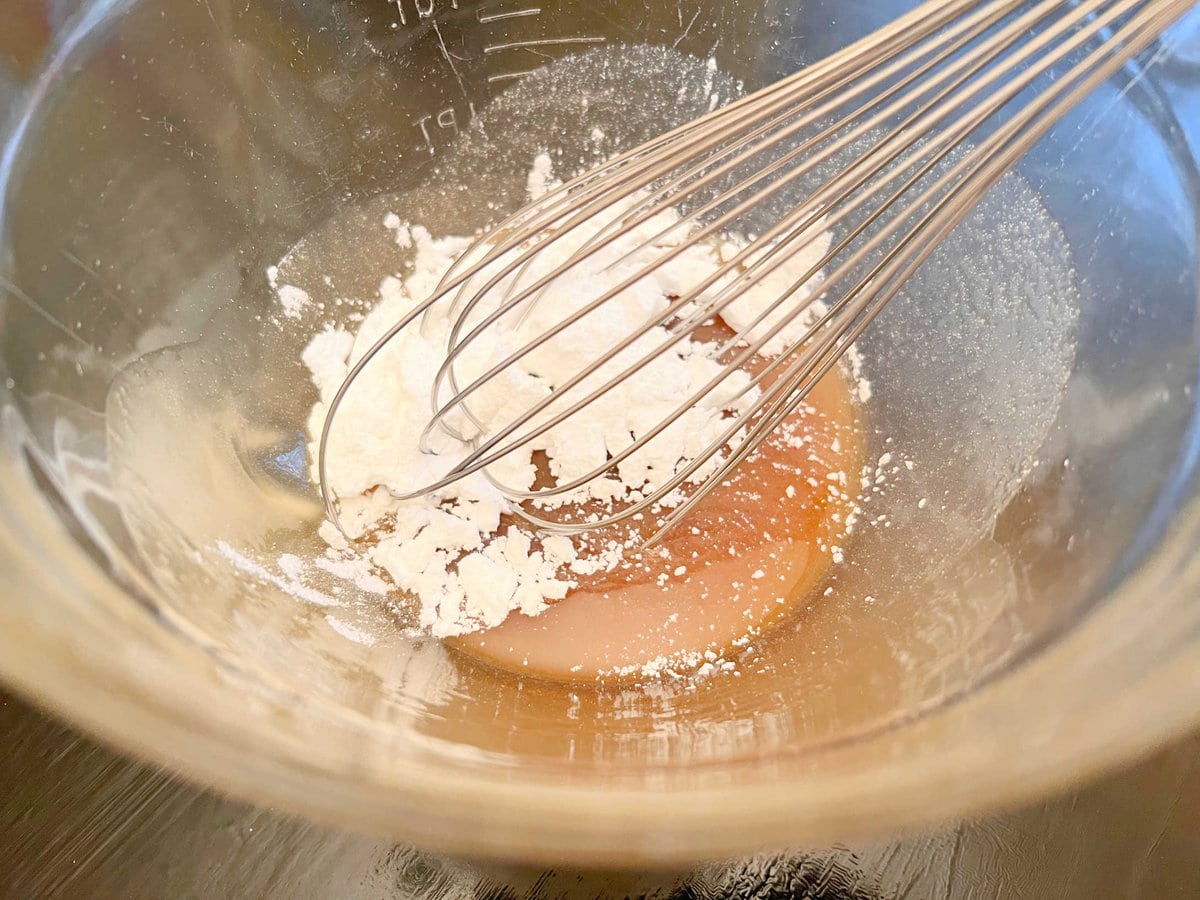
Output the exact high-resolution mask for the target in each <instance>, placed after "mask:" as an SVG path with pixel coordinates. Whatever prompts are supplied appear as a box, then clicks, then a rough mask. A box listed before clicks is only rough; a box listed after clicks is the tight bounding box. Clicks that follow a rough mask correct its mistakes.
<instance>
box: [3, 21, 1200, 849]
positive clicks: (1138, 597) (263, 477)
mask: <svg viewBox="0 0 1200 900" xmlns="http://www.w3.org/2000/svg"><path fill="white" fill-rule="evenodd" d="M903 8H906V5H905V4H903V3H899V4H896V3H887V2H879V3H871V4H868V3H852V4H849V5H847V4H846V3H843V2H838V3H834V2H822V0H812V2H790V0H765V2H757V0H755V2H748V0H747V2H737V3H723V2H709V0H679V2H677V3H674V4H658V5H654V4H651V5H645V4H641V3H634V2H630V0H592V2H586V3H584V2H579V0H540V2H538V3H536V4H535V3H534V2H533V0H483V2H480V0H389V2H383V0H370V2H368V0H269V2H268V0H203V2H200V3H176V2H168V0H105V2H100V3H96V4H91V5H87V6H84V7H83V8H82V9H81V10H79V12H78V13H77V14H76V15H75V16H74V17H73V18H72V19H71V20H70V21H69V23H68V24H67V25H66V26H64V28H63V30H62V32H61V35H60V38H59V40H58V42H57V46H56V50H55V52H54V53H53V54H52V56H51V57H50V58H49V59H48V60H47V61H46V63H45V66H44V68H43V69H42V71H41V73H40V75H39V76H38V77H37V78H36V80H35V81H34V82H33V83H32V85H31V87H30V90H29V92H28V96H27V102H26V103H25V104H24V105H23V107H22V108H21V109H20V110H18V115H17V116H16V117H15V118H14V119H13V121H12V123H11V129H10V132H9V138H8V141H7V143H6V146H5V150H4V155H3V158H2V160H0V241H2V243H0V297H2V306H0V316H2V319H0V323H2V324H0V417H2V418H3V442H4V444H3V454H2V456H0V497H2V505H0V538H2V539H0V560H2V570H0V571H2V575H0V579H2V582H3V595H2V599H0V674H2V675H3V677H4V679H5V680H7V681H8V682H9V683H11V684H12V685H13V686H14V687H16V688H17V689H19V690H21V691H23V692H25V693H26V694H28V695H29V696H31V697H33V698H35V699H36V700H38V701H39V702H41V703H43V704H45V705H46V706H48V707H50V708H51V709H54V710H56V711H57V712H59V713H60V714H62V715H64V716H65V717H67V718H69V719H70V720H71V721H73V722H75V723H77V724H79V725H80V726H81V727H84V728H86V729H88V730H89V731H91V732H93V733H95V734H97V735H99V736H101V737H102V738H104V739H106V740H108V741H109V742H111V743H112V744H114V745H116V746H118V747H120V748H123V749H125V750H127V751H129V752H131V753H135V754H138V755H140V756H142V757H144V758H147V759H150V760H153V761H155V762H157V763H160V764H162V765H164V766H166V767H168V768H170V769H172V770H174V771H178V772H181V773H184V774H186V775H188V776H190V777H193V778H195V779H197V780H199V781H202V782H204V783H206V784H209V785H213V786H216V787H218V788H221V789H224V790H227V791H229V792H231V793H233V794H236V795H239V796H242V797H245V798H248V799H251V800H254V801H258V802H261V803H268V804H271V805H274V806H276V807H279V808H283V809H287V810H292V811H295V812H298V813H303V814H306V815H309V816H312V817H315V818H318V819H321V820H325V821H328V822H333V823H337V824H341V825H345V826H348V827H351V828H355V829H359V830H369V831H374V832H378V833H382V834H386V835H390V836H393V837H395V838H397V839H402V840H407V841H412V842H416V843H419V844H422V845H424V846H427V847H435V848H438V849H442V850H446V851H451V852H461V853H469V854H473V855H477V856H490V857H497V858H509V859H527V860H555V861H562V860H569V861H573V862H576V863H610V864H622V865H642V864H647V863H652V864H669V863H673V862H680V861H684V860H690V859H697V858H701V857H713V856H722V855H729V854H734V853H738V852H743V851H749V850H751V849H756V848H759V847H762V846H765V845H782V844H792V845H795V844H800V843H804V842H813V843H820V844H827V843H829V842H830V841H833V840H837V839H842V838H848V837H851V836H863V835H865V834H868V833H878V832H881V831H885V830H886V831H892V830H895V829H898V828H906V827H914V826H918V825H921V824H924V823H929V822H933V821H935V820H939V819H945V818H948V817H958V816H966V815H970V814H974V813H979V812H983V811H986V810H990V809H995V808H998V807H1001V806H1005V805H1012V804H1017V803H1020V802H1023V801H1025V800H1028V799H1029V798H1031V797H1033V796H1035V795H1038V794H1041V793H1044V792H1047V791H1050V790H1053V789H1056V788H1060V787H1062V786H1064V785H1066V784H1067V783H1070V782H1074V781H1078V780H1080V779H1084V778H1086V777H1089V776H1091V775H1093V774H1095V773H1096V772H1097V771H1099V770H1101V769H1104V768H1106V767H1111V766H1115V765H1118V764H1120V763H1123V762H1126V761H1128V760H1130V759H1131V758H1133V757H1135V756H1136V755H1138V754H1142V753H1146V752H1149V751H1150V750H1151V749H1153V748H1154V747H1156V746H1159V745H1161V744H1162V743H1163V742H1165V741H1167V740H1170V739H1171V738H1172V737H1173V736H1174V735H1176V734H1178V733H1179V732H1181V731H1182V730H1184V729H1186V728H1189V727H1191V726H1192V725H1194V724H1195V722H1196V720H1197V719H1198V718H1200V652H1197V650H1198V643H1200V605H1198V604H1197V603H1196V602H1195V599H1194V598H1195V596H1196V590H1197V587H1198V586H1200V566H1198V564H1197V562H1196V560H1195V558H1194V556H1195V554H1194V548H1195V546H1196V542H1197V540H1198V539H1200V508H1198V507H1197V503H1198V501H1200V497H1198V495H1197V488H1198V483H1197V479H1196V471H1195V466H1196V460H1197V454H1198V453H1200V442H1198V440H1197V437H1198V436H1197V432H1196V427H1195V423H1194V421H1193V414H1194V403H1195V399H1194V394H1193V391H1194V384H1195V381H1196V367H1197V356H1198V348H1200V344H1198V343H1197V334H1196V323H1197V318H1196V310H1197V296H1196V288H1197V275H1198V272H1200V270H1198V268H1197V256H1196V254H1197V229H1196V210H1197V209H1200V204H1198V198H1200V193H1198V190H1200V177H1198V176H1200V173H1198V171H1197V168H1196V161H1195V159H1194V155H1193V153H1192V150H1191V147H1192V146H1194V145H1195V141H1197V140H1200V88H1198V87H1197V83H1196V76H1197V66H1198V65H1200V41H1198V40H1197V39H1196V35H1197V34H1198V32H1197V31H1196V27H1197V25H1198V24H1200V21H1198V20H1197V18H1196V17H1195V16H1193V17H1191V18H1190V19H1188V20H1185V21H1184V22H1182V23H1181V24H1180V25H1178V26H1177V27H1176V28H1175V29H1174V30H1173V31H1172V32H1171V33H1170V34H1169V35H1168V37H1167V39H1165V40H1164V42H1163V43H1162V45H1161V46H1159V47H1156V48H1154V51H1153V52H1152V53H1150V54H1147V56H1146V57H1145V58H1144V59H1143V60H1142V61H1140V62H1138V63H1136V64H1133V65H1130V66H1129V67H1127V68H1126V69H1125V70H1124V71H1123V72H1122V73H1120V75H1119V76H1118V77H1117V78H1115V79H1114V80H1113V82H1112V83H1110V84H1109V85H1106V86H1105V87H1104V88H1103V89H1102V90H1100V91H1098V92H1097V93H1096V94H1095V95H1094V96H1093V97H1091V98H1090V99H1089V100H1088V101H1087V102H1086V103H1085V104H1084V105H1083V106H1081V107H1080V108H1079V109H1077V110H1076V111H1075V112H1074V113H1073V114H1072V115H1071V116H1070V117H1069V118H1068V119H1067V120H1066V121H1065V122H1063V123H1062V125H1061V126H1060V127H1058V128H1056V129H1055V130H1054V131H1053V132H1052V133H1051V134H1050V135H1049V136H1048V137H1047V138H1046V139H1045V140H1043V141H1042V142H1041V143H1040V144H1039V145H1038V147H1037V148H1036V149H1035V151H1034V152H1033V153H1032V154H1030V155H1029V157H1028V158H1027V159H1025V160H1024V161H1023V162H1022V164H1021V167H1020V171H1019V174H1018V175H1014V176H1011V177H1009V178H1008V179H1007V180H1006V181H1005V182H1003V183H1002V184H1001V185H1000V186H998V188H997V189H996V191H994V192H993V194H992V195H991V196H990V197H989V199H988V200H987V201H986V202H985V203H984V204H983V206H982V207H981V210H980V212H979V214H978V215H976V216H975V217H973V219H972V220H969V221H968V222H965V223H964V224H963V226H962V228H960V230H959V231H958V232H957V233H956V234H955V235H954V236H953V237H952V239H951V242H950V244H948V245H947V246H946V247H945V248H944V252H943V251H939V253H938V254H936V255H935V256H934V257H932V258H931V259H930V261H929V263H928V264H927V265H926V266H925V267H924V268H923V270H922V272H921V273H919V274H918V276H916V277H915V278H914V280H913V282H912V283H911V284H910V287H909V290H908V291H907V293H906V295H905V296H904V297H901V298H899V299H897V301H896V302H895V304H894V305H893V308H889V310H888V314H887V316H886V317H885V318H883V319H881V320H880V321H879V323H877V325H876V326H875V327H874V328H873V330H872V331H871V332H870V333H869V334H868V335H866V336H865V337H864V353H865V355H866V360H867V365H868V374H869V375H870V376H871V377H872V378H873V380H874V382H875V386H876V393H877V398H876V400H875V401H873V405H871V406H869V407H868V410H867V415H866V423H867V429H868V439H869V443H870V444H871V456H872V460H873V461H876V460H877V459H878V457H882V456H885V455H888V454H890V455H891V457H890V458H893V459H895V460H897V461H898V462H912V463H913V466H912V467H911V468H908V467H907V466H901V465H893V466H891V467H890V469H889V471H891V469H895V477H894V478H891V479H890V480H889V481H888V482H887V488H888V489H887V490H886V491H884V492H883V493H884V494H885V495H886V496H884V497H883V498H882V499H880V500H879V501H878V506H877V507H875V509H878V510H880V511H881V514H880V515H878V516H875V517H873V518H876V519H878V520H880V521H879V522H877V523H873V527H864V528H863V529H862V532H861V533H860V534H856V535H855V538H854V543H853V544H852V545H848V546H847V548H846V554H847V558H848V565H847V566H846V567H845V568H844V570H839V572H838V574H837V583H836V587H837V590H835V591H833V592H831V594H830V595H829V596H820V597H818V598H816V599H815V600H814V601H813V602H812V603H811V604H809V605H808V606H807V607H806V608H805V609H803V610H800V611H798V612H797V613H796V615H795V616H793V617H792V618H791V619H790V620H789V621H788V623H786V624H785V625H783V626H781V627H780V628H778V629H777V630H776V632H775V633H774V634H773V635H771V636H769V637H768V638H765V639H764V640H763V642H762V647H759V648H756V649H755V653H756V654H757V655H756V656H754V657H752V658H751V659H749V661H748V662H746V664H745V665H744V666H743V667H742V669H741V670H740V671H741V674H739V675H738V676H729V677H726V678H713V679H709V680H708V681H705V682H703V683H700V684H699V685H698V686H697V687H696V688H695V689H693V690H687V689H685V688H683V687H681V686H680V685H679V684H676V683H673V682H672V683H665V684H662V685H654V684H651V685H645V686H641V687H638V686H632V685H625V686H613V687H607V688H598V687H596V686H586V685H575V686H564V685H556V684H550V683H546V682H542V681H538V680H537V679H532V678H520V677H517V676H516V675H512V674H506V673H500V672H495V671H491V670H489V669H487V668H486V667H484V666H482V665H479V664H476V663H474V662H472V661H471V660H470V659H468V658H466V657H463V656H459V655H456V654H455V653H453V652H451V651H448V650H446V649H445V648H443V647H442V646H441V645H439V644H437V643H436V642H430V641H420V640H414V639H410V638H408V637H406V636H405V635H404V634H403V633H401V631H400V630H399V629H398V628H396V627H395V623H394V622H393V621H392V620H391V619H390V618H389V616H388V615H387V613H386V610H385V609H383V607H382V606H381V605H378V604H377V606H378V608H375V607H373V606H372V605H371V604H370V603H369V602H366V601H365V600H364V598H362V597H353V596H350V593H352V592H349V593H346V592H344V593H343V594H341V595H338V594H335V593H333V588H332V587H330V586H329V585H325V584H323V583H322V584H317V583H307V582H306V583H305V584H298V583H297V581H296V579H294V578H292V577H291V576H290V575H289V574H288V572H287V567H286V566H285V565H282V562H281V560H282V557H283V556H284V555H285V554H287V553H295V554H297V555H299V554H301V553H305V552H308V553H311V552H314V551H316V550H318V549H319V545H318V544H316V543H315V542H314V539H313V537H312V532H313V529H314V527H315V525H316V524H317V523H318V522H319V520H320V511H319V504H318V501H317V498H316V495H315V492H314V489H313V488H312V486H311V484H310V483H309V482H308V479H307V477H306V474H305V466H306V464H305V458H304V453H305V438H304V434H303V428H304V419H305V416H306V414H307V411H308V408H309V406H310V405H311V403H312V402H313V399H314V396H315V393H314V389H313V388H312V386H311V385H310V383H309V382H308V379H307V374H306V372H305V371H304V369H303V367H302V366H300V365H299V363H298V357H299V350H300V348H301V347H302V346H303V343H304V341H305V339H306V338H307V336H308V335H309V334H311V333H312V332H313V331H314V330H315V329H316V328H319V327H320V326H321V324H322V322H323V321H324V318H323V317H326V316H328V317H336V316H337V315H338V313H337V311H336V303H335V301H336V299H337V298H338V297H340V296H350V295H356V296H365V297H369V296H371V294H372V292H373V290H374V288H375V284H376V283H377V279H376V280H375V281H372V279H374V278H375V275H367V274H364V271H365V270H364V264H363V260H364V259H368V258H371V257H372V256H373V255H376V254H385V253H394V252H395V247H394V245H392V244H390V243H389V242H388V240H387V235H386V231H385V230H384V229H382V228H381V227H380V226H379V222H380V221H381V219H382V216H383V214H384V213H385V212H386V211H389V210H394V209H396V208H397V207H399V208H400V209H399V211H400V212H402V213H404V214H405V215H408V216H410V217H411V218H412V221H414V222H417V221H419V222H421V223H424V224H427V225H429V227H430V228H431V230H434V231H442V232H451V233H463V232H464V231H466V232H469V231H470V230H471V229H473V228H475V227H479V226H482V225H484V224H486V222H487V221H488V220H489V219H490V218H494V217H495V216H496V215H498V214H500V213H501V212H503V211H504V210H506V209H510V208H512V207H513V206H515V205H516V204H518V203H519V202H520V201H521V199H522V190H523V187H524V184H525V181H524V178H525V173H526V171H527V169H528V166H529V163H530V160H531V159H532V156H533V154H534V153H537V152H539V151H541V150H552V151H555V152H557V153H558V154H559V156H558V158H559V160H560V161H561V162H562V163H563V165H565V166H567V167H568V168H569V167H570V166H571V165H582V164H584V163H586V162H587V161H588V159H589V158H594V156H595V154H596V153H598V152H601V150H603V149H604V148H600V149H597V148H594V147H593V148H591V149H587V148H586V147H585V144H586V140H585V138H587V137H588V136H589V135H590V134H591V131H590V129H592V128H597V129H598V131H599V132H600V133H601V134H602V135H604V136H606V140H609V141H610V142H611V144H610V145H609V146H608V147H607V149H609V150H611V149H613V148H615V146H617V145H625V146H628V145H629V144H630V143H631V142H633V141H635V140H637V139H639V138H642V137H646V136H649V134H651V133H653V132H654V131H655V130H658V129H661V128H662V127H665V126H666V125H668V124H670V123H671V122H674V121H679V120H681V119H682V118H685V117H686V116H688V115H691V114H694V113H695V112H697V111H699V109H700V108H702V107H704V106H706V105H707V102H708V100H709V98H710V96H711V95H713V94H716V95H717V99H718V100H721V99H728V98H729V97H731V96H733V95H735V94H736V93H738V92H739V91H742V90H750V89H753V88H755V87H757V86H760V85H762V84H765V83H768V82H770V81H772V80H773V79H776V78H778V77H780V76H782V75H784V74H785V73H788V72H791V71H793V70H794V69H795V68H796V67H797V66H799V65H802V64H804V63H805V62H806V61H809V60H812V59H815V58H819V57H820V56H822V55H824V54H825V53H827V52H830V51H832V50H834V49H836V48H838V47H840V46H843V45H845V44H846V43H848V42H849V41H851V40H853V39H855V38H857V37H859V36H861V35H862V34H864V33H866V32H867V31H868V30H869V29H871V28H872V27H874V26H876V25H878V24H881V23H882V22H883V21H884V20H885V19H886V18H888V17H891V16H893V15H895V14H896V13H898V12H899V11H901V10H902V9H903ZM566 57H570V60H569V61H566V62H564V61H562V60H563V59H564V58H566ZM710 58H711V59H713V60H715V69H713V68H711V67H710V66H709V65H708V64H707V62H706V61H707V60H709V59H710ZM588 154H592V156H591V157H589V156H588ZM302 238H307V240H306V241H305V242H304V243H302V244H301V245H300V246H299V247H298V248H296V249H295V250H293V251H292V252H290V253H289V250H290V249H291V248H293V247H296V244H297V241H299V240H301V239H302ZM285 255H286V258H285ZM281 259H282V260H283V262H282V263H281V265H280V271H281V273H282V274H281V276H280V277H283V278H286V279H288V280H291V281H295V282H296V283H302V284H303V285H304V286H305V287H306V289H309V290H310V293H311V295H312V300H313V303H312V305H311V308H310V309H309V311H308V312H307V313H306V314H305V316H307V318H306V317H301V318H299V319H295V320H293V319H290V318H288V317H286V316H283V315H281V314H280V311H279V306H278V301H277V298H276V297H275V296H274V294H273V293H272V292H271V290H270V288H269V287H268V285H267V280H266V278H265V276H264V274H263V273H264V270H265V269H266V267H268V266H269V265H273V264H275V263H279V262H280V260H281ZM372 271H375V270H372ZM322 303H323V304H325V308H324V310H322V309H321V307H320V304H322ZM888 465H889V464H888V463H885V462H878V466H879V467H881V468H884V467H888ZM921 501H926V502H921ZM918 508H919V509H920V510H921V514H920V515H918V514H917V510H918ZM885 520H886V521H885ZM368 599H369V598H368ZM761 660H767V661H768V663H769V664H762V665H761V666H760V665H757V663H758V662H760V661H761ZM751 663H754V664H751Z"/></svg>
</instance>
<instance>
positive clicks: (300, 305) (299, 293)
mask: <svg viewBox="0 0 1200 900" xmlns="http://www.w3.org/2000/svg"><path fill="white" fill-rule="evenodd" d="M275 293H276V295H278V297H279V305H280V306H281V307H283V314H284V315H285V316H287V317H288V318H289V319H298V318H300V315H301V314H302V313H303V312H304V307H306V306H308V304H309V303H310V302H311V301H312V298H311V297H309V295H308V291H306V290H304V289H302V288H298V287H296V286H295V285H294V284H281V285H279V287H277V288H276V289H275Z"/></svg>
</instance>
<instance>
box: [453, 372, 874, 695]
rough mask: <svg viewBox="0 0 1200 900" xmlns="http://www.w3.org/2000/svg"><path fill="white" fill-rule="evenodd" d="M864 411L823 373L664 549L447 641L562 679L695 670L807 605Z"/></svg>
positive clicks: (843, 515) (826, 560)
mask: <svg viewBox="0 0 1200 900" xmlns="http://www.w3.org/2000/svg"><path fill="white" fill-rule="evenodd" d="M855 412H856V411H855V407H854V404H853V401H852V400H851V397H850V391H849V385H848V384H847V383H846V379H845V377H844V376H843V375H842V374H841V373H840V372H836V371H835V372H833V373H831V374H830V375H827V376H826V377H825V378H824V379H823V380H822V381H820V382H819V383H818V384H817V385H816V387H815V388H814V389H813V391H812V392H811V393H810V394H809V395H808V397H807V399H806V402H805V404H804V406H802V407H801V409H800V410H798V411H797V412H796V413H794V414H793V415H792V416H791V417H790V418H789V419H788V420H787V421H786V422H785V423H784V424H783V426H782V427H781V429H780V430H779V431H777V432H776V433H775V434H774V435H772V436H771V437H770V438H769V439H768V440H767V441H766V442H765V443H764V444H763V445H762V447H760V448H759V450H758V451H757V452H756V453H755V454H754V455H753V456H751V457H750V458H749V459H747V460H746V461H745V462H744V463H743V464H742V465H741V466H740V467H739V468H738V469H737V470H736V472H735V473H734V475H733V477H732V478H731V479H730V480H729V481H728V482H726V483H725V484H723V485H721V486H720V487H718V488H717V489H716V490H714V491H713V492H712V493H711V494H709V495H708V496H707V497H706V498H705V499H704V500H703V501H702V502H701V503H700V504H699V505H697V507H696V509H695V510H693V511H692V512H691V514H690V515H689V516H688V517H687V518H686V519H685V520H684V521H683V522H682V523H681V524H679V525H678V526H676V527H675V529H674V530H672V531H671V532H669V533H668V535H667V536H666V538H665V540H664V541H663V543H662V544H661V545H660V546H661V548H662V551H663V552H661V553H657V552H655V551H654V550H651V551H648V552H647V553H646V554H644V555H642V556H640V557H638V558H637V559H636V560H634V561H632V562H631V563H630V564H629V565H628V566H626V567H620V568H618V569H616V570H614V571H612V572H607V573H601V574H597V575H592V576H583V577H578V578H577V581H578V586H577V587H576V588H575V589H574V590H572V591H571V593H570V594H568V595H567V597H566V598H565V599H563V600H561V601H559V602H558V603H556V604H554V605H553V606H552V607H551V608H550V609H548V610H546V611H545V612H543V613H541V614H540V615H538V616H533V617H531V616H526V615H523V614H521V613H513V614H512V615H510V616H509V617H508V619H507V620H505V621H504V623H502V624H501V625H499V626H498V627H496V628H492V629H490V630H488V631H483V632H478V633H474V634H469V635H465V636H463V637H459V638H455V639H453V640H452V641H450V643H451V644H452V646H454V647H456V648H457V649H459V650H461V651H463V652H464V653H469V654H470V655H472V656H474V657H476V658H478V659H481V660H483V661H486V662H488V663H490V664H492V665H496V666H500V667H502V668H505V669H510V670H515V671H518V672H521V673H524V674H530V675H538V676H542V677H547V678H552V679H558V680H561V679H570V680H574V679H581V680H582V679H587V680H590V679H594V678H596V677H597V676H607V677H612V676H614V675H616V676H619V675H628V676H634V677H643V676H644V670H647V667H649V670H652V669H653V668H655V661H660V662H665V663H666V664H667V666H668V667H672V668H686V667H687V662H686V661H687V660H688V659H691V660H692V662H691V663H690V665H691V667H692V668H694V667H695V666H696V665H697V662H696V657H697V656H701V657H702V656H703V654H704V653H705V651H711V652H713V653H715V654H717V655H718V656H722V655H724V654H726V653H728V652H730V651H731V650H732V648H733V647H734V645H735V642H739V641H740V640H741V639H743V638H746V637H747V635H755V634H758V633H760V632H761V631H762V629H764V628H766V627H767V626H769V625H770V624H771V623H773V622H775V621H777V620H778V619H780V618H781V617H783V616H785V615H787V614H788V613H789V612H790V611H792V610H793V609H795V608H796V606H797V604H798V603H800V602H801V601H803V600H804V599H806V598H807V597H809V596H810V595H811V594H812V593H813V591H814V588H816V587H817V585H818V583H819V582H820V581H821V580H822V576H823V575H824V574H825V573H826V571H827V569H828V568H829V566H830V564H831V561H832V556H833V554H835V553H837V552H838V551H837V550H836V549H834V548H838V547H839V544H840V543H841V542H842V539H843V536H844V534H845V531H846V521H847V517H848V516H850V515H852V513H853V509H854V499H855V497H856V495H857V493H858V477H859V472H860V470H861V467H862V462H863V458H864V451H863V439H862V429H861V428H860V427H859V424H858V421H857V418H856V415H855ZM681 567H682V569H683V571H682V572H679V574H676V573H677V572H678V571H679V570H680V568H681ZM676 662H679V663H683V665H675V666H673V665H672V663H676Z"/></svg>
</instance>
